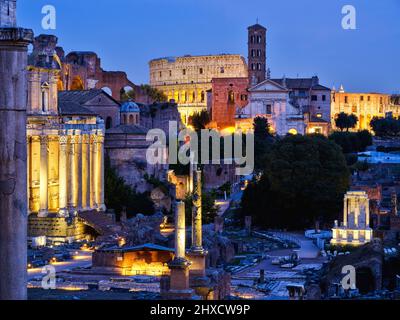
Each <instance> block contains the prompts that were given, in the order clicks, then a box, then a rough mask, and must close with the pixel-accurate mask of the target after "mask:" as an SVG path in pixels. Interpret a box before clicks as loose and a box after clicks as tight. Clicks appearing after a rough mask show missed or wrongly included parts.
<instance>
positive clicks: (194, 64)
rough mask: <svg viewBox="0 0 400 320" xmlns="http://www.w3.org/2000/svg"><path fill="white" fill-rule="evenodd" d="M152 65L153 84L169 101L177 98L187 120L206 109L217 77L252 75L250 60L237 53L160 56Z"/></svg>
mask: <svg viewBox="0 0 400 320" xmlns="http://www.w3.org/2000/svg"><path fill="white" fill-rule="evenodd" d="M149 65H150V85H151V86H152V87H154V88H156V89H159V90H161V91H162V92H164V94H165V95H166V96H167V97H168V101H170V100H175V102H176V103H177V104H178V107H179V112H180V114H181V116H182V121H183V123H184V124H187V123H188V120H189V117H190V116H191V115H192V114H193V113H195V112H200V111H202V110H206V108H207V90H209V89H211V87H212V84H211V81H212V79H213V78H233V77H247V76H248V73H247V64H246V61H245V59H244V58H243V57H242V56H240V55H237V54H220V55H204V56H190V55H188V56H183V57H170V58H160V59H154V60H151V61H150V62H149Z"/></svg>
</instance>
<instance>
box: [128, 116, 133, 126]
mask: <svg viewBox="0 0 400 320" xmlns="http://www.w3.org/2000/svg"><path fill="white" fill-rule="evenodd" d="M129 124H133V114H131V115H130V116H129Z"/></svg>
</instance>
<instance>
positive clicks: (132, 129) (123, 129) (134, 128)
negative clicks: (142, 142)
mask: <svg viewBox="0 0 400 320" xmlns="http://www.w3.org/2000/svg"><path fill="white" fill-rule="evenodd" d="M106 133H107V134H146V133H147V130H146V128H144V127H142V126H138V125H135V124H121V125H119V126H116V127H114V128H110V129H107V131H106Z"/></svg>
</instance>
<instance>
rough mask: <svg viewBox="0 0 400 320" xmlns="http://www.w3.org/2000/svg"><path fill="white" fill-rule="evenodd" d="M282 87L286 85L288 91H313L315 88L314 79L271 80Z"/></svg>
mask: <svg viewBox="0 0 400 320" xmlns="http://www.w3.org/2000/svg"><path fill="white" fill-rule="evenodd" d="M271 80H272V81H274V82H276V83H278V84H279V85H281V86H284V85H285V84H286V87H287V88H288V89H311V87H312V86H313V79H312V78H295V79H291V78H286V79H271Z"/></svg>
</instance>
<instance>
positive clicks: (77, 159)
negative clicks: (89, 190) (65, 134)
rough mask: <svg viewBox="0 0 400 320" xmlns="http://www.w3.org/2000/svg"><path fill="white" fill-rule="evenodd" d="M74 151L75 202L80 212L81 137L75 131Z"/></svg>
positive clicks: (78, 132)
mask: <svg viewBox="0 0 400 320" xmlns="http://www.w3.org/2000/svg"><path fill="white" fill-rule="evenodd" d="M75 139H76V140H75V143H76V151H75V165H76V167H75V184H76V188H75V201H76V207H77V211H78V212H79V211H81V210H82V135H81V133H80V131H79V130H78V131H77V135H76V137H75Z"/></svg>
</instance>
